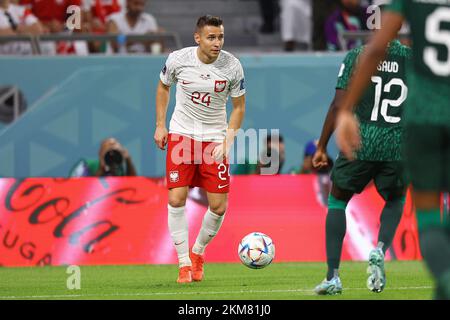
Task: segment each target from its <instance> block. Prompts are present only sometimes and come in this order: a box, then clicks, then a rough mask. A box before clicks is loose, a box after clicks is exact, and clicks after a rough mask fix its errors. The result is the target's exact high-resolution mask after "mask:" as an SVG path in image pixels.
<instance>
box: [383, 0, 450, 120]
mask: <svg viewBox="0 0 450 320" xmlns="http://www.w3.org/2000/svg"><path fill="white" fill-rule="evenodd" d="M387 10H390V11H394V12H397V13H399V14H401V15H402V16H403V17H404V18H405V19H406V20H407V22H408V23H409V25H410V29H411V39H412V42H413V45H412V46H413V49H412V50H413V57H412V60H411V62H410V63H409V64H408V66H407V78H408V86H409V89H410V95H409V97H408V102H407V108H406V109H405V121H407V122H408V123H417V124H437V125H447V126H450V0H392V1H391V4H390V5H389V6H388V8H387Z"/></svg>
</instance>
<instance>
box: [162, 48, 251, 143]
mask: <svg viewBox="0 0 450 320" xmlns="http://www.w3.org/2000/svg"><path fill="white" fill-rule="evenodd" d="M197 48H198V47H188V48H184V49H181V50H177V51H174V52H172V53H171V54H170V55H169V57H168V58H167V61H166V64H165V66H164V68H163V69H162V71H161V74H160V79H161V82H162V83H163V84H165V85H166V86H170V85H172V84H173V83H174V82H176V83H177V90H176V104H175V110H174V112H173V114H172V118H171V120H170V125H169V132H170V133H177V134H181V135H184V136H188V137H191V138H192V139H195V140H197V141H215V142H220V141H223V139H224V138H225V135H226V129H227V113H226V103H227V100H228V97H229V96H231V97H239V96H242V95H243V94H245V88H244V71H243V69H242V66H241V63H240V62H239V60H238V59H237V58H236V57H234V56H233V55H232V54H231V53H229V52H226V51H223V50H222V51H221V52H220V54H219V57H218V58H217V60H216V61H214V62H213V63H210V64H205V63H203V62H201V61H200V59H199V58H198V56H197Z"/></svg>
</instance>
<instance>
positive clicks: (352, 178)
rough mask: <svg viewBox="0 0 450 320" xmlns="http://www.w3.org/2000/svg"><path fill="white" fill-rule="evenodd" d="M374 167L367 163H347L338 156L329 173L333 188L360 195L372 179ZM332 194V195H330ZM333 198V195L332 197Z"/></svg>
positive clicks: (355, 161)
mask: <svg viewBox="0 0 450 320" xmlns="http://www.w3.org/2000/svg"><path fill="white" fill-rule="evenodd" d="M373 170H374V165H373V163H372V162H369V161H360V160H353V161H349V160H347V159H346V158H345V157H343V156H342V155H339V157H338V159H337V160H336V163H335V164H334V166H333V169H332V171H331V180H332V181H333V187H334V186H336V187H338V188H339V189H340V190H347V192H351V193H352V194H353V193H361V191H363V190H364V188H365V187H366V185H367V184H368V183H369V182H370V180H372V178H373ZM332 194H333V193H332ZM333 196H334V195H333Z"/></svg>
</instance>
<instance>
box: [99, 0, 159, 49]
mask: <svg viewBox="0 0 450 320" xmlns="http://www.w3.org/2000/svg"><path fill="white" fill-rule="evenodd" d="M145 3H146V0H127V2H126V12H119V13H114V14H112V15H110V16H109V18H108V23H107V29H108V32H109V33H114V34H119V35H130V34H146V33H152V32H157V31H158V24H157V22H156V19H155V18H154V17H153V16H152V15H151V14H149V13H146V12H144V8H145ZM119 40H122V41H123V40H125V38H122V37H119ZM119 42H120V41H119ZM153 43H156V44H158V42H153ZM151 44H152V43H151V42H146V43H145V44H144V43H142V42H134V43H133V42H129V41H127V42H126V47H125V46H124V44H122V43H119V44H118V43H113V44H112V48H113V50H114V52H121V53H125V52H129V53H144V52H152V51H158V50H155V49H151ZM159 45H160V47H159V48H160V49H159V51H161V44H159ZM154 53H159V52H154Z"/></svg>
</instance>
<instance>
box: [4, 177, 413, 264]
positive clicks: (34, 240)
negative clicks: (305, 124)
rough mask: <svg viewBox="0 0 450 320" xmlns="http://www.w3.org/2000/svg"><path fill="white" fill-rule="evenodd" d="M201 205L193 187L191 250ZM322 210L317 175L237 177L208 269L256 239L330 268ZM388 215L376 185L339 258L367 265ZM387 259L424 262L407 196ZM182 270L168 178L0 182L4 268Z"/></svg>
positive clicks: (357, 210)
mask: <svg viewBox="0 0 450 320" xmlns="http://www.w3.org/2000/svg"><path fill="white" fill-rule="evenodd" d="M202 199H203V197H202V194H201V193H199V190H198V189H193V190H191V192H190V196H189V199H188V201H187V204H186V214H187V216H188V221H189V233H190V239H189V241H190V243H191V245H192V244H193V242H194V241H195V238H196V235H197V233H198V230H199V228H200V226H201V222H202V218H203V214H204V213H205V211H206V208H207V205H206V204H205V201H204V200H202ZM322 202H323V200H321V197H320V195H319V191H318V179H317V177H316V176H314V175H278V176H236V177H232V180H231V191H230V198H229V207H228V210H227V213H226V217H225V220H224V223H223V225H222V228H221V229H220V231H219V233H218V235H217V236H216V238H215V239H214V240H213V241H212V242H211V244H210V245H209V247H208V249H207V253H206V259H207V261H208V262H238V261H239V259H238V256H237V247H238V243H239V241H240V240H241V238H242V237H243V236H245V235H246V234H247V233H250V232H252V231H260V232H263V233H266V234H268V235H269V236H270V237H271V238H272V239H273V241H274V243H275V245H276V257H275V262H277V261H279V262H281V261H325V217H326V206H325V205H324V204H323V203H322ZM382 207H383V201H382V199H381V198H380V197H379V196H378V194H377V193H376V191H375V189H374V188H373V186H369V187H368V188H367V190H365V191H364V193H362V194H361V195H359V196H357V197H355V198H354V199H353V200H352V201H351V202H350V203H349V205H348V208H347V235H346V238H345V240H344V248H343V260H364V259H366V258H367V255H368V252H369V251H370V249H371V248H372V246H373V245H374V244H375V243H376V239H377V232H378V228H379V216H380V212H381V209H382ZM387 258H388V259H390V258H396V259H419V258H420V253H419V249H418V240H417V228H416V222H415V218H414V215H413V211H412V208H411V202H410V199H409V197H408V199H407V203H406V206H405V212H404V215H403V218H402V221H401V223H400V226H399V228H398V230H397V234H396V238H395V240H394V243H393V246H392V250H391V251H389V252H388V255H387ZM176 262H177V259H176V253H175V249H174V248H173V245H172V241H171V238H170V235H169V232H168V228H167V189H166V188H165V186H164V181H163V180H162V179H150V178H144V177H136V178H75V179H53V178H29V179H24V180H19V179H8V178H4V179H0V264H1V265H3V266H33V265H65V264H77V265H88V264H91V265H95V264H168V263H176Z"/></svg>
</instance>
